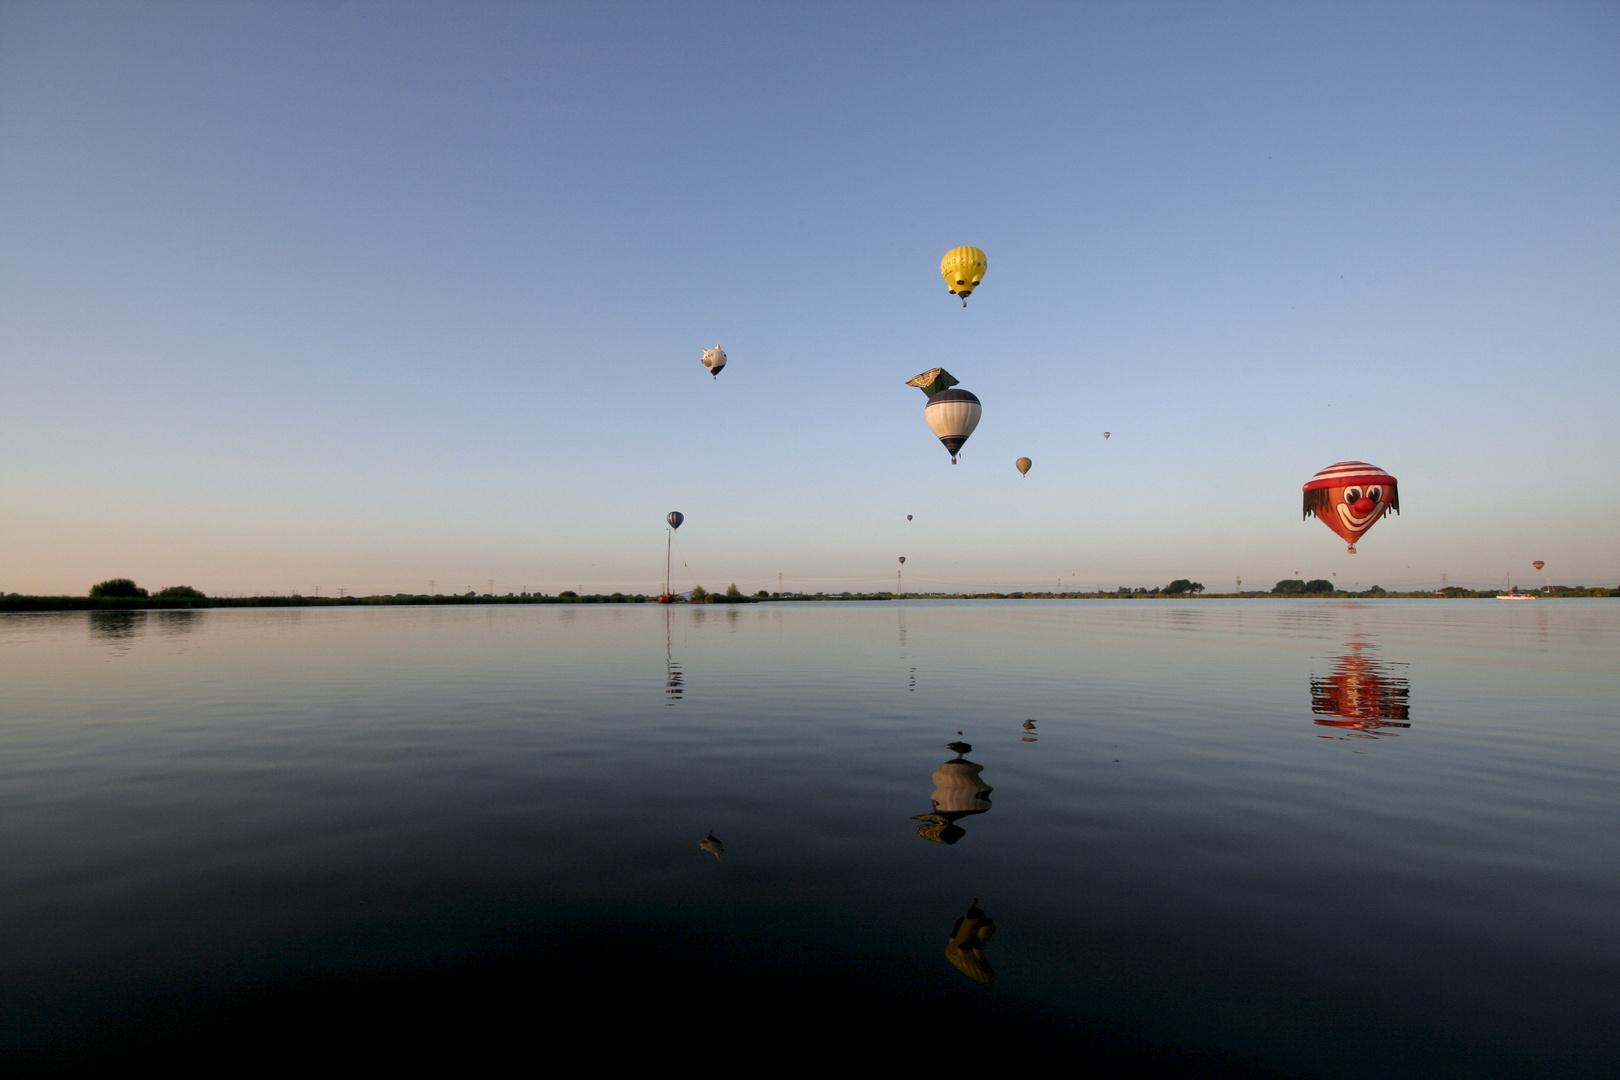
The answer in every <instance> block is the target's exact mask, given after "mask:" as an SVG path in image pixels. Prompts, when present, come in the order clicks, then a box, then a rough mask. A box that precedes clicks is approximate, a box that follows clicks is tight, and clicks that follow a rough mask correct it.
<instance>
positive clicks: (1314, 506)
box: [1305, 461, 1401, 555]
mask: <svg viewBox="0 0 1620 1080" xmlns="http://www.w3.org/2000/svg"><path fill="white" fill-rule="evenodd" d="M1392 510H1393V511H1394V512H1395V513H1397V514H1398V513H1400V512H1401V500H1400V496H1399V495H1398V494H1397V493H1396V490H1395V478H1394V477H1393V476H1391V475H1389V473H1387V472H1385V471H1384V470H1383V469H1380V468H1378V467H1377V466H1376V465H1369V464H1367V463H1366V462H1365V461H1341V462H1339V463H1338V464H1337V465H1329V466H1328V467H1327V468H1325V469H1323V470H1322V471H1321V472H1319V473H1317V474H1316V475H1315V476H1313V477H1311V478H1310V479H1309V480H1307V481H1305V516H1306V517H1310V516H1311V515H1312V514H1315V515H1316V519H1317V520H1318V521H1320V522H1321V523H1322V524H1324V525H1326V526H1327V527H1328V528H1330V529H1332V530H1333V531H1334V532H1336V533H1338V534H1339V535H1340V536H1342V537H1344V539H1345V542H1346V543H1348V544H1349V545H1350V554H1352V555H1354V554H1355V553H1356V541H1357V540H1360V539H1361V537H1362V534H1364V533H1365V532H1366V531H1367V530H1368V529H1370V528H1372V527H1373V525H1374V524H1375V523H1376V522H1377V521H1378V519H1379V518H1381V517H1383V516H1384V514H1385V513H1387V512H1389V511H1392Z"/></svg>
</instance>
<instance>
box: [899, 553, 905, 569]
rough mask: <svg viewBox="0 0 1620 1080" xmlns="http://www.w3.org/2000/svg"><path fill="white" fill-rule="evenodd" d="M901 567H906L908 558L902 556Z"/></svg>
mask: <svg viewBox="0 0 1620 1080" xmlns="http://www.w3.org/2000/svg"><path fill="white" fill-rule="evenodd" d="M900 565H901V566H904V565H906V557H905V556H904V555H902V556H900Z"/></svg>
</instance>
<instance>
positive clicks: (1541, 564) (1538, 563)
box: [1530, 559, 1547, 570]
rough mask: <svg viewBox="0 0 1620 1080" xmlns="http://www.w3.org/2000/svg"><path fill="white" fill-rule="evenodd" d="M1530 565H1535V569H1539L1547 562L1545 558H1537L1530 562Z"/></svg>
mask: <svg viewBox="0 0 1620 1080" xmlns="http://www.w3.org/2000/svg"><path fill="white" fill-rule="evenodd" d="M1530 565H1531V566H1533V567H1535V568H1536V569H1537V570H1540V569H1541V568H1542V567H1543V566H1546V565H1547V563H1546V561H1545V560H1542V559H1537V560H1536V561H1535V562H1533V563H1531V564H1530Z"/></svg>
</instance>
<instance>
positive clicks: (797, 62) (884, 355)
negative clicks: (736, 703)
mask: <svg viewBox="0 0 1620 1080" xmlns="http://www.w3.org/2000/svg"><path fill="white" fill-rule="evenodd" d="M1617 58H1620V6H1616V5H1614V4H1612V3H1592V4H1581V3H1563V4H1542V3H1536V4H1505V5H1490V4H1478V3H1468V4H1428V5H1424V4H1412V3H1397V4H1390V5H1375V4H1325V3H1324V4H1297V3H1277V4H1198V5H1193V4H1162V5H1154V4H1124V3H1120V4H1059V5H986V4H973V5H954V4H938V3H929V4H894V5H869V4H847V5H839V4H801V5H786V4H735V5H719V4H708V5H683V4H651V3H648V4H635V5H622V6H614V5H609V4H590V5H555V6H541V5H536V4H512V5H498V4H465V5H453V4H423V5H410V4H402V3H390V4H370V3H352V2H350V3H342V4H337V5H330V4H317V3H294V2H289V3H280V4H211V3H202V4H177V3H111V4H75V3H57V2H52V3H37V4H36V3H17V2H13V3H9V4H6V5H4V6H3V7H0V237H3V239H0V589H3V590H5V591H20V592H73V593H78V592H82V591H83V590H84V589H85V588H86V587H88V585H89V584H91V583H92V582H94V581H97V580H100V579H102V578H104V577H110V576H114V575H120V576H130V577H134V578H135V579H136V580H137V581H139V582H140V583H141V584H143V585H147V586H149V587H154V588H155V587H161V586H163V585H168V584H175V583H180V582H186V583H190V584H193V585H195V586H197V587H199V588H202V589H204V590H206V591H208V592H211V593H213V592H258V591H271V590H281V591H287V590H296V591H304V592H307V591H309V590H310V589H312V588H313V587H314V586H316V585H321V586H323V588H324V590H325V591H335V590H336V589H337V588H338V587H346V588H348V589H350V590H351V591H359V592H372V591H389V592H392V591H395V590H406V591H421V590H425V589H426V588H427V584H428V581H429V580H436V581H437V582H438V586H439V588H440V589H441V590H448V589H451V588H460V587H463V586H465V585H467V584H475V585H476V587H477V588H478V589H479V591H483V589H484V588H485V582H486V581H487V580H488V579H491V578H493V579H495V581H496V588H497V590H498V591H502V592H505V591H507V590H509V589H521V588H523V587H524V586H528V587H530V588H534V589H546V590H548V591H556V590H558V589H562V588H573V587H577V586H580V585H583V586H584V587H585V588H587V589H594V588H603V589H610V588H627V589H632V590H652V589H654V588H656V586H657V584H658V582H659V579H660V578H661V576H662V570H663V555H664V550H663V548H664V533H663V528H662V522H663V516H664V514H665V513H666V512H667V511H669V510H671V509H679V510H682V511H684V512H685V514H686V515H687V525H686V526H685V527H684V528H683V529H682V530H681V532H680V534H679V535H678V537H677V539H676V548H677V553H678V563H679V562H686V563H689V564H690V568H691V569H690V572H687V571H679V572H678V574H677V579H676V584H677V585H683V586H689V585H690V584H691V583H692V582H693V581H698V582H701V583H702V584H704V585H707V586H709V587H710V588H714V587H717V586H721V587H723V586H724V585H725V584H727V583H729V582H732V581H735V582H737V583H738V584H739V585H741V586H744V587H747V588H750V589H753V588H759V587H767V586H768V587H770V588H773V589H774V588H775V587H776V581H777V577H776V575H777V574H778V573H781V574H783V575H784V579H783V580H784V583H785V584H786V587H788V588H790V589H791V588H800V589H807V588H816V587H822V588H861V587H881V586H882V585H884V584H885V583H888V582H892V581H893V573H894V568H895V566H896V562H895V559H896V556H899V555H905V556H907V558H908V562H907V564H906V570H907V578H908V583H912V584H914V585H915V586H916V587H924V586H930V585H938V586H945V585H950V586H957V585H964V586H965V585H972V586H988V585H1001V586H1004V587H1015V586H1039V585H1053V586H1055V585H1056V584H1057V583H1058V581H1059V580H1060V579H1061V580H1062V581H1063V582H1064V584H1065V586H1079V587H1084V588H1091V587H1094V586H1097V585H1104V586H1108V587H1113V586H1115V585H1119V584H1131V585H1138V584H1140V585H1156V584H1162V583H1163V582H1165V581H1167V580H1169V579H1170V578H1172V577H1182V576H1191V577H1194V578H1196V579H1198V580H1201V581H1204V582H1205V583H1207V584H1209V585H1211V586H1218V585H1227V584H1230V583H1231V582H1232V581H1233V580H1234V579H1235V578H1236V577H1237V576H1239V575H1241V576H1242V577H1243V578H1244V581H1245V584H1246V585H1256V584H1259V585H1266V586H1269V585H1270V584H1271V583H1272V582H1273V581H1275V580H1276V579H1277V578H1279V577H1283V576H1290V577H1291V576H1294V574H1295V572H1296V571H1297V572H1299V573H1300V574H1302V575H1303V576H1307V577H1313V576H1327V575H1328V574H1330V573H1337V574H1338V579H1339V580H1341V581H1349V582H1359V583H1361V584H1362V585H1369V584H1373V583H1375V582H1376V583H1380V584H1383V585H1385V586H1386V587H1395V586H1397V585H1400V584H1417V583H1428V582H1438V580H1439V577H1440V575H1441V574H1442V573H1448V574H1449V575H1450V580H1451V581H1453V582H1457V581H1465V582H1466V581H1477V582H1483V583H1490V582H1500V581H1501V580H1502V577H1501V576H1502V575H1503V574H1504V573H1506V572H1507V571H1509V570H1511V571H1513V572H1514V574H1515V580H1516V581H1523V582H1529V581H1532V580H1535V576H1534V575H1533V573H1532V571H1531V569H1530V566H1529V563H1530V561H1531V560H1532V559H1536V558H1541V559H1546V560H1547V561H1548V562H1549V564H1550V565H1549V568H1548V569H1549V572H1550V573H1551V575H1552V577H1553V579H1554V581H1557V582H1569V583H1575V582H1584V583H1588V584H1593V583H1597V582H1599V581H1601V582H1604V583H1608V584H1615V583H1617V582H1620V544H1617V543H1616V536H1617V534H1620V499H1617V497H1616V489H1617V481H1620V422H1617V421H1616V418H1615V404H1616V399H1617V393H1616V392H1617V390H1620V375H1617V371H1620V363H1617V361H1620V300H1617V298H1620V59H1617ZM958 244H975V245H978V246H979V247H982V248H984V249H985V251H986V252H988V254H989V260H990V270H989V274H988V275H987V277H986V279H985V284H984V286H983V287H982V288H981V290H980V291H979V293H978V294H976V295H975V296H974V298H973V299H972V301H971V303H970V305H969V307H968V308H967V310H965V311H964V310H962V309H961V308H960V307H959V306H958V305H957V303H956V302H955V301H954V300H952V298H950V297H949V296H947V295H946V293H945V290H944V287H943V283H942V282H941V280H940V278H939V276H938V270H937V268H938V264H939V258H940V256H941V255H942V254H943V253H944V252H945V250H946V249H947V248H949V247H952V246H955V245H958ZM716 341H719V342H722V343H724V345H725V348H726V351H727V352H728V354H729V355H730V357H731V363H730V366H728V367H727V369H726V370H725V372H724V373H723V374H722V375H721V376H720V378H719V380H718V381H713V380H711V379H710V378H709V377H708V375H707V374H706V373H705V372H704V371H703V369H702V368H701V367H700V366H699V364H698V359H699V355H700V352H701V350H702V349H703V348H704V347H706V346H710V345H713V344H715V342H716ZM936 364H944V365H945V366H946V367H948V368H949V369H950V370H951V371H952V372H953V373H954V374H955V375H956V376H957V377H958V378H960V379H961V381H962V385H963V386H964V387H966V388H968V389H970V390H973V391H974V392H975V393H977V394H978V395H979V397H980V398H981V399H982V400H983V402H984V420H983V422H982V424H981V425H980V427H979V430H978V432H977V433H976V434H975V435H974V436H973V438H972V439H971V441H970V442H969V443H968V444H967V446H966V448H965V450H964V453H963V457H962V462H961V464H960V465H958V466H956V467H954V468H953V467H951V465H950V464H949V459H948V457H947V455H946V453H945V451H944V450H943V449H942V448H941V447H940V445H939V444H938V442H937V441H936V440H935V439H934V437H933V436H932V435H931V434H930V432H929V431H928V429H927V427H926V426H925V424H924V422H923V416H922V412H923V404H924V399H923V396H922V394H920V393H919V392H918V391H916V390H914V389H911V388H909V387H906V386H905V385H903V384H904V382H905V380H906V379H907V378H909V377H911V376H912V375H914V374H916V373H917V372H919V371H922V370H924V369H926V368H928V367H932V366H934V365H936ZM1104 430H1109V431H1112V432H1113V437H1112V438H1111V439H1109V440H1107V441H1104V439H1103V438H1102V432H1103V431H1104ZM1020 455H1028V456H1029V457H1031V458H1033V459H1034V462H1035V466H1034V469H1033V470H1031V472H1030V474H1029V476H1028V477H1027V478H1020V477H1019V475H1018V474H1017V473H1016V472H1015V471H1014V469H1013V459H1014V458H1016V457H1018V456H1020ZM1345 458H1359V459H1363V460H1367V461H1371V462H1374V463H1375V464H1378V465H1380V466H1382V467H1384V468H1386V469H1388V470H1389V471H1390V472H1392V473H1394V474H1395V475H1396V476H1397V477H1399V478H1400V481H1401V500H1402V505H1403V508H1404V511H1405V513H1404V514H1403V516H1401V517H1399V518H1393V519H1390V520H1387V521H1384V522H1381V523H1380V524H1379V525H1378V526H1377V527H1376V528H1375V529H1374V530H1373V531H1372V532H1371V533H1369V534H1368V536H1367V538H1366V539H1365V541H1364V542H1363V544H1362V545H1361V551H1362V553H1361V554H1360V555H1357V556H1354V557H1351V556H1347V555H1346V554H1345V553H1344V545H1343V543H1342V542H1340V541H1339V540H1338V539H1337V538H1336V537H1335V536H1333V535H1332V534H1331V533H1329V532H1328V531H1327V530H1326V529H1325V528H1323V527H1322V526H1321V525H1319V524H1318V523H1316V522H1314V521H1309V522H1306V521H1301V520H1300V494H1299V488H1300V484H1301V483H1303V482H1304V480H1305V479H1307V478H1308V477H1309V476H1310V475H1311V474H1312V473H1314V472H1315V471H1316V470H1317V469H1319V468H1322V467H1323V466H1325V465H1328V464H1331V463H1332V462H1335V461H1339V460H1341V459H1345ZM907 514H912V515H914V520H913V521H912V522H909V523H908V522H907V521H906V520H905V515H907ZM683 575H684V577H683Z"/></svg>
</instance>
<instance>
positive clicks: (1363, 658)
mask: <svg viewBox="0 0 1620 1080" xmlns="http://www.w3.org/2000/svg"><path fill="white" fill-rule="evenodd" d="M1364 649H1366V646H1365V645H1364V644H1363V643H1362V642H1359V641H1352V642H1351V643H1350V645H1349V650H1350V651H1349V652H1348V653H1346V654H1345V655H1344V656H1340V657H1338V658H1337V659H1335V660H1334V661H1333V671H1332V673H1331V674H1329V675H1326V676H1312V677H1311V712H1313V713H1315V714H1316V722H1317V723H1318V724H1320V725H1322V726H1323V727H1336V728H1347V729H1349V730H1348V731H1346V734H1347V735H1349V736H1351V737H1353V738H1358V739H1370V738H1374V737H1375V736H1377V735H1379V734H1386V735H1387V734H1389V732H1386V731H1383V730H1382V729H1384V728H1408V727H1411V726H1412V725H1411V724H1410V723H1408V722H1407V721H1408V719H1409V718H1410V716H1411V694H1412V690H1411V685H1410V684H1409V683H1408V682H1407V681H1406V678H1405V676H1403V675H1400V674H1397V672H1396V667H1395V665H1391V664H1386V663H1384V662H1383V661H1381V660H1378V659H1376V658H1375V657H1374V656H1371V655H1368V654H1367V653H1365V652H1364V651H1363V650H1364ZM1333 737H1334V736H1330V735H1324V736H1322V738H1333Z"/></svg>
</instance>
